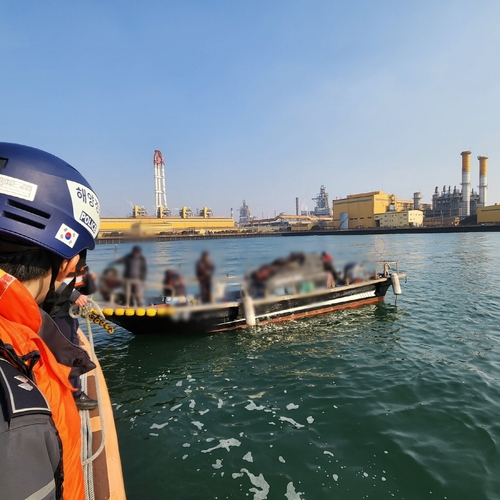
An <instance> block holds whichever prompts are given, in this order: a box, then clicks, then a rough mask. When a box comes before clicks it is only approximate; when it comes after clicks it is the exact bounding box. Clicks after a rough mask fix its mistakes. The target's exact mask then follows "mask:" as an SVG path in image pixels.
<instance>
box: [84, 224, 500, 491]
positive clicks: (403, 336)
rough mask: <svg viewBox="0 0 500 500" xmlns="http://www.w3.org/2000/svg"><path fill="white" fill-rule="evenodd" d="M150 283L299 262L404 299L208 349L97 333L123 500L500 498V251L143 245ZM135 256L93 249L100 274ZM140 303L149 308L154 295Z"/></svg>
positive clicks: (485, 242)
mask: <svg viewBox="0 0 500 500" xmlns="http://www.w3.org/2000/svg"><path fill="white" fill-rule="evenodd" d="M142 247H143V250H144V253H145V255H146V257H147V259H148V265H149V274H148V275H149V280H150V281H151V282H155V281H156V282H157V283H159V281H160V279H161V274H162V272H163V271H164V269H166V268H167V267H175V268H176V269H178V270H180V271H181V272H182V273H183V274H185V275H186V277H188V278H191V277H193V276H194V262H195V260H196V258H197V257H198V256H199V254H200V252H201V251H202V250H204V249H208V250H209V251H210V252H211V254H212V256H213V258H214V261H215V264H216V268H217V273H218V274H220V275H224V274H244V273H245V272H248V270H249V269H251V268H252V267H254V266H256V265H258V264H260V263H263V262H267V261H270V260H273V259H274V258H276V257H278V256H285V255H287V254H288V253H290V252H291V251H292V250H293V251H297V250H301V251H306V252H312V251H316V252H321V251H323V250H326V251H328V252H330V253H331V254H332V255H333V256H334V259H335V262H336V264H337V267H341V265H342V264H343V263H346V262H348V261H352V260H355V261H364V260H367V261H374V260H381V259H382V258H385V259H388V260H389V259H390V260H399V261H400V264H399V266H400V270H401V271H402V272H406V273H407V275H408V281H407V283H404V282H403V283H402V289H403V295H401V296H399V297H397V298H396V296H394V295H393V294H392V290H389V292H388V294H387V297H386V300H385V302H383V303H380V304H378V305H367V306H363V307H360V308H358V309H355V310H347V311H340V312H336V313H332V314H329V315H323V316H318V317H316V318H312V319H307V320H301V321H297V322H290V323H284V324H280V325H279V326H267V327H256V328H253V329H250V330H243V331H241V330H240V331H237V332H229V333H220V334H214V335H206V336H184V337H178V336H177V337H168V336H165V335H158V334H156V335H155V334H151V335H145V336H134V335H133V334H131V333H129V332H127V331H126V330H123V329H121V328H117V329H116V331H115V333H114V334H113V335H108V334H107V333H106V332H105V331H104V330H102V329H99V328H98V327H96V328H94V335H95V342H96V351H97V354H98V356H99V358H100V361H101V364H102V367H103V369H104V372H105V376H106V379H107V382H108V387H109V391H110V395H111V399H112V402H113V406H114V414H115V420H116V426H117V431H118V438H119V442H120V450H121V457H122V465H123V472H124V478H125V486H126V490H127V495H128V498H129V499H143V498H155V499H173V500H175V499H179V500H181V499H183V500H184V499H185V500H204V499H255V500H260V499H269V500H271V499H272V500H274V499H283V498H286V499H288V500H292V499H294V500H295V499H309V500H315V499H365V498H367V499H391V498H397V499H427V498H429V499H450V500H451V499H474V500H476V499H478V500H479V499H498V498H500V452H499V446H500V419H499V415H500V411H499V410H500V406H499V401H500V334H499V330H500V263H499V258H498V255H499V250H500V235H499V234H497V233H475V234H473V233H462V234H459V233H455V234H422V235H418V234H408V235H385V236H383V237H375V236H369V235H366V236H317V237H291V238H283V237H276V238H255V239H245V240H211V241H207V242H203V241H192V242H167V243H148V244H146V243H144V244H143V245H142ZM129 249H130V246H126V245H119V246H118V247H116V248H115V247H114V246H113V245H102V246H98V247H97V248H96V250H95V251H94V252H92V253H91V255H90V257H89V259H88V260H89V263H90V266H91V268H93V269H94V270H97V271H100V270H102V269H103V268H104V266H105V265H106V263H107V262H109V261H110V260H112V259H113V258H114V257H115V256H116V255H118V256H120V255H123V254H124V253H126V252H127V251H128V250H129ZM150 288H151V289H150V293H154V292H155V288H154V287H153V286H151V287H150Z"/></svg>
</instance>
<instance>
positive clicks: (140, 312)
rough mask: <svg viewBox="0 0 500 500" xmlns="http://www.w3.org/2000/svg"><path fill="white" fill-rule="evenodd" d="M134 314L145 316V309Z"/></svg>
mask: <svg viewBox="0 0 500 500" xmlns="http://www.w3.org/2000/svg"><path fill="white" fill-rule="evenodd" d="M135 314H136V316H144V315H145V314H146V309H137V310H136V311H135Z"/></svg>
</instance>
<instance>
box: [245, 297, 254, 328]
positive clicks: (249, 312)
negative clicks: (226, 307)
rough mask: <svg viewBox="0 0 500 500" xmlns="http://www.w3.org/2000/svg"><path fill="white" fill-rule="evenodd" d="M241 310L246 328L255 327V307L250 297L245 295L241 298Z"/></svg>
mask: <svg viewBox="0 0 500 500" xmlns="http://www.w3.org/2000/svg"><path fill="white" fill-rule="evenodd" d="M243 309H244V311H245V320H246V323H247V325H248V326H255V323H256V321H255V307H254V305H253V300H252V297H250V296H249V295H247V294H245V296H244V297H243Z"/></svg>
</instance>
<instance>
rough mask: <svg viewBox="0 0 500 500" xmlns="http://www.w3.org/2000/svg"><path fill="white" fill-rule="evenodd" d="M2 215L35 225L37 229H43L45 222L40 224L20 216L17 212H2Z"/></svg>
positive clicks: (28, 224)
mask: <svg viewBox="0 0 500 500" xmlns="http://www.w3.org/2000/svg"><path fill="white" fill-rule="evenodd" d="M2 216H3V217H5V218H7V219H12V220H15V221H16V222H20V223H21V224H26V225H27V226H32V227H36V228H37V229H45V224H40V223H39V222H36V221H34V220H31V219H27V218H26V217H22V216H21V215H18V214H13V213H11V212H5V211H4V212H2Z"/></svg>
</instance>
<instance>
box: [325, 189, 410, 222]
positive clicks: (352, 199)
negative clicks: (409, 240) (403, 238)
mask: <svg viewBox="0 0 500 500" xmlns="http://www.w3.org/2000/svg"><path fill="white" fill-rule="evenodd" d="M412 208H413V201H408V200H398V199H397V197H396V196H395V195H393V194H387V193H384V192H383V191H372V192H369V193H360V194H351V195H348V196H347V198H342V199H337V200H334V201H333V226H334V227H337V228H341V227H342V228H343V229H344V228H346V227H345V226H346V225H347V228H346V229H358V228H372V227H381V223H384V224H385V221H386V220H387V221H389V219H385V218H383V217H378V218H377V219H376V218H375V215H383V214H386V213H390V212H393V213H399V212H408V210H411V209H412ZM415 217H416V216H414V215H412V216H411V217H410V216H408V215H407V216H404V217H403V218H402V219H401V220H402V221H403V220H404V221H406V222H404V223H403V224H401V225H408V224H409V222H410V218H411V220H412V221H413V219H414V218H415ZM394 220H395V219H394V218H392V219H390V221H391V222H393V221H394ZM398 220H399V219H398Z"/></svg>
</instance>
